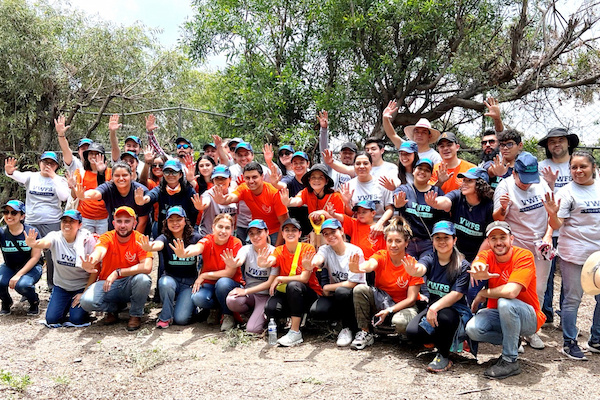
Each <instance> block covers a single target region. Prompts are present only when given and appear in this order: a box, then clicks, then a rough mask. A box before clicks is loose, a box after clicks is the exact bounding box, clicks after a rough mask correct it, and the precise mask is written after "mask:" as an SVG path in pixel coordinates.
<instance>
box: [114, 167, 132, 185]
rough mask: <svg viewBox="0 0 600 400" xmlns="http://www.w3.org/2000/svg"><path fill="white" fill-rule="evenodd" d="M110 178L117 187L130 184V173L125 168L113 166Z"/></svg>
mask: <svg viewBox="0 0 600 400" xmlns="http://www.w3.org/2000/svg"><path fill="white" fill-rule="evenodd" d="M112 180H113V182H114V184H115V186H116V187H117V188H119V189H125V188H129V187H130V186H131V173H130V172H129V171H127V170H126V169H125V168H115V169H113V172H112Z"/></svg>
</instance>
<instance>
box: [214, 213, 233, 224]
mask: <svg viewBox="0 0 600 400" xmlns="http://www.w3.org/2000/svg"><path fill="white" fill-rule="evenodd" d="M222 219H226V220H228V221H229V222H230V223H231V226H233V217H232V216H231V214H227V213H222V214H219V215H217V216H216V217H215V219H214V220H213V226H215V225H216V224H217V222H219V221H220V220H222Z"/></svg>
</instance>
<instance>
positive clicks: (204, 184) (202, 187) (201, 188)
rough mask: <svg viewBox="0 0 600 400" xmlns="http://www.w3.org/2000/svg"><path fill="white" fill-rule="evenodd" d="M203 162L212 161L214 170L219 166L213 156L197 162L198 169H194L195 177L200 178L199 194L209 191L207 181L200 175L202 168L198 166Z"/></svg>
mask: <svg viewBox="0 0 600 400" xmlns="http://www.w3.org/2000/svg"><path fill="white" fill-rule="evenodd" d="M202 160H208V161H210V163H211V164H212V165H213V168H214V167H216V166H217V163H216V162H215V160H214V159H213V158H212V157H211V156H207V155H206V154H205V155H203V156H202V157H200V158H199V159H197V160H196V168H195V169H194V175H197V176H198V178H196V183H197V184H198V194H202V193H204V192H206V190H207V189H208V182H206V180H205V179H204V177H203V176H202V174H201V173H200V168H198V164H199V163H200V161H202Z"/></svg>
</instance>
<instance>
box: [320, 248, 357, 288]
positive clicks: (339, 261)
mask: <svg viewBox="0 0 600 400" xmlns="http://www.w3.org/2000/svg"><path fill="white" fill-rule="evenodd" d="M317 254H319V255H320V256H322V257H323V258H324V259H325V263H324V265H323V268H327V272H328V273H329V282H330V283H340V282H346V281H348V282H356V283H366V280H365V274H364V273H360V274H355V273H354V272H350V269H349V267H348V264H349V259H350V256H351V255H353V254H359V257H360V258H359V260H358V263H359V264H360V263H362V262H364V261H365V257H364V255H363V251H362V249H361V248H360V247H358V246H355V245H353V244H350V243H346V251H345V252H344V254H342V255H339V254H337V253H336V252H335V250H333V249H332V248H331V246H329V245H324V246H321V247H319V251H318V252H317Z"/></svg>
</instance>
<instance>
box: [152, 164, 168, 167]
mask: <svg viewBox="0 0 600 400" xmlns="http://www.w3.org/2000/svg"><path fill="white" fill-rule="evenodd" d="M163 165H165V164H152V168H162V167H163Z"/></svg>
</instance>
